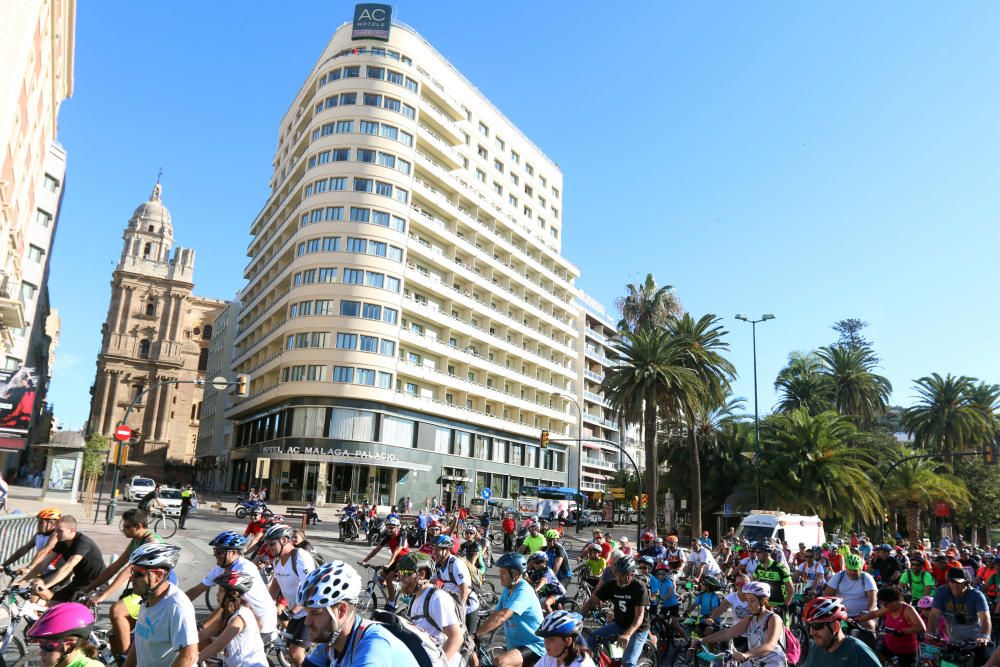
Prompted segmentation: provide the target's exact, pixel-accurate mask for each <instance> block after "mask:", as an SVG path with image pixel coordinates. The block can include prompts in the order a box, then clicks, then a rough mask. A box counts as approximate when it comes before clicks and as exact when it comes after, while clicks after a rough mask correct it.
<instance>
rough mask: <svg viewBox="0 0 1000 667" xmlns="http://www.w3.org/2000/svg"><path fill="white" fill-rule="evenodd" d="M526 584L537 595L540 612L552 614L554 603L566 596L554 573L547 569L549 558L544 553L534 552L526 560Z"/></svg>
mask: <svg viewBox="0 0 1000 667" xmlns="http://www.w3.org/2000/svg"><path fill="white" fill-rule="evenodd" d="M527 576H528V583H529V584H531V587H532V588H534V589H535V593H537V594H538V601H539V602H540V603H541V604H542V611H544V612H545V613H546V614H548V613H551V612H552V608H553V607H554V606H555V604H556V601H557V600H559V598H561V597H563V596H564V595H566V589H565V588H563V585H562V584H561V583H559V578H558V577H557V576H556V573H555V572H553V571H552V568H550V567H549V557H548V554H546V553H545V552H544V551H536V552H535V553H533V554H531V556H530V557H529V558H528V571H527Z"/></svg>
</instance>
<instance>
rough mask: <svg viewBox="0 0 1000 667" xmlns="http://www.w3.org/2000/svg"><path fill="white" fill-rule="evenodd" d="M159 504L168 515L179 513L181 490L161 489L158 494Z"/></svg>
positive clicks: (178, 514)
mask: <svg viewBox="0 0 1000 667" xmlns="http://www.w3.org/2000/svg"><path fill="white" fill-rule="evenodd" d="M159 499H160V504H161V505H163V512H164V513H165V514H168V515H170V516H180V515H181V490H180V489H163V490H161V491H160V495H159Z"/></svg>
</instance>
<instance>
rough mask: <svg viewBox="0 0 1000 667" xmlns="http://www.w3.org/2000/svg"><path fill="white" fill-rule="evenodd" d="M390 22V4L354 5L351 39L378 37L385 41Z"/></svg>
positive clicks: (387, 38)
mask: <svg viewBox="0 0 1000 667" xmlns="http://www.w3.org/2000/svg"><path fill="white" fill-rule="evenodd" d="M391 23H392V6H391V5H373V4H364V5H355V6H354V24H353V26H352V28H351V39H379V40H382V41H383V42H387V41H389V26H390V24H391Z"/></svg>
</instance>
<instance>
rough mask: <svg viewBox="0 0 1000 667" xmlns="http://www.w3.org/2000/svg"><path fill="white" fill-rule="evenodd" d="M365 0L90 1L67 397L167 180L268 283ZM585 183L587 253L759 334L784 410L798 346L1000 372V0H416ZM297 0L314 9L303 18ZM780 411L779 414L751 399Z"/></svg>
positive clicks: (612, 283) (569, 185) (598, 284)
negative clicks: (303, 110) (139, 216)
mask: <svg viewBox="0 0 1000 667" xmlns="http://www.w3.org/2000/svg"><path fill="white" fill-rule="evenodd" d="M352 7H353V3H346V2H344V3H337V2H329V1H326V2H296V3H265V2H250V1H247V2H241V3H238V4H237V3H204V2H200V3H194V2H180V3H169V4H166V5H165V4H163V3H160V4H150V3H134V2H111V1H107V2H93V3H92V2H87V3H80V5H79V8H78V15H77V33H76V88H75V94H74V96H73V98H72V99H70V100H68V101H66V102H65V103H64V105H63V107H62V111H61V115H60V138H61V141H62V142H63V144H64V145H65V146H66V148H67V150H68V151H69V173H68V177H67V190H66V193H65V199H64V206H63V211H62V217H61V220H60V223H59V225H60V226H59V229H58V234H57V238H56V243H55V250H54V252H53V255H52V276H51V282H50V289H51V292H52V298H53V303H54V305H55V307H56V308H58V309H59V311H60V313H61V315H62V335H61V340H60V345H59V348H58V351H57V357H58V358H57V361H56V366H55V367H54V369H53V383H52V390H51V392H50V395H49V400H51V401H52V402H54V403H55V406H56V414H57V416H58V417H59V418H60V420H61V421H62V423H63V424H65V425H66V426H68V427H79V426H81V425H82V424H83V422H84V420H85V419H86V416H87V411H88V407H89V394H88V388H89V387H90V385H91V383H92V382H93V379H94V372H95V360H96V355H97V352H98V348H99V344H100V325H101V323H102V322H103V321H104V318H105V315H106V311H107V304H108V295H109V282H110V278H111V272H112V270H113V269H114V265H115V263H116V262H117V259H118V256H119V253H120V249H121V233H122V230H123V229H124V226H125V224H126V222H127V220H128V218H129V216H130V215H131V212H132V210H133V209H134V208H135V206H137V205H138V204H139V203H140V202H142V201H144V200H145V199H146V197H147V196H148V194H149V191H150V189H151V187H152V185H153V182H154V181H155V179H156V173H157V171H158V169H159V168H160V167H161V166H162V167H163V169H164V177H163V185H164V200H165V203H166V204H167V206H168V207H169V208H170V210H171V212H172V214H173V220H174V227H175V234H176V239H177V242H178V244H180V245H184V246H189V247H194V248H196V250H197V252H198V258H197V265H196V274H195V275H196V281H197V288H196V292H197V293H199V294H202V295H205V296H212V297H219V298H226V297H231V296H232V295H233V294H234V293H235V291H236V290H237V289H239V288H240V287H241V286H242V271H243V267H244V265H245V263H246V257H245V251H246V247H247V244H248V242H249V236H248V234H247V230H248V229H249V224H250V221H251V220H252V219H253V217H254V215H255V214H256V213H257V211H258V210H259V209H260V208H261V207H262V205H263V204H264V202H265V200H266V195H267V183H268V180H269V178H270V175H271V170H270V164H271V159H272V155H273V150H274V146H275V143H276V138H277V123H278V121H279V119H280V118H281V116H282V114H283V113H284V112H285V110H286V109H287V107H288V104H289V102H290V100H291V99H292V97H293V95H294V94H295V92H296V91H297V90H298V88H299V86H300V85H301V83H302V81H303V79H304V78H305V76H306V75H307V74H308V72H309V70H310V69H311V67H312V65H313V64H314V62H315V60H316V58H317V57H318V56H319V54H320V52H321V51H322V49H323V47H324V46H325V44H326V43H327V41H328V40H329V38H330V36H331V35H332V34H333V32H334V30H335V29H336V28H337V26H339V25H340V24H341V23H342V22H344V21H346V20H349V19H350V16H351V12H352ZM394 7H395V12H396V18H398V19H400V20H402V21H404V22H406V23H408V24H410V25H412V26H413V27H415V28H416V29H417V30H418V31H419V32H421V33H422V34H423V35H424V36H425V37H426V38H427V39H428V40H429V41H430V42H431V43H432V44H434V45H435V46H436V48H437V49H438V50H439V51H440V52H441V53H442V54H443V55H444V56H445V57H446V58H448V59H449V60H450V61H451V62H452V63H453V64H454V65H455V66H456V67H457V68H458V69H459V70H460V71H462V72H463V73H464V74H465V75H466V76H467V77H468V78H469V80H471V81H472V82H473V83H474V84H475V85H476V86H477V87H478V88H479V89H480V90H481V91H482V92H483V93H484V94H485V95H486V96H487V97H489V98H490V99H491V100H492V101H493V102H494V103H495V104H496V106H497V107H499V108H500V109H501V110H502V111H504V112H505V113H506V114H507V115H508V117H510V118H511V119H512V120H513V121H514V123H516V124H517V125H518V126H519V127H520V128H521V129H522V130H523V131H524V132H525V133H526V134H527V135H528V136H529V137H531V138H532V139H533V140H534V141H535V143H537V144H538V145H539V146H540V147H541V148H542V150H544V151H545V152H546V153H547V154H548V155H549V156H550V157H551V158H552V159H553V160H555V161H556V162H558V163H559V164H560V166H561V167H562V169H563V172H564V179H565V183H564V193H565V194H564V199H565V201H564V206H563V219H564V231H563V237H564V254H566V256H567V257H569V259H570V260H571V261H573V262H574V263H575V264H576V265H577V266H579V267H580V268H581V270H582V277H581V279H580V281H579V284H580V285H581V286H582V287H583V288H584V289H585V290H587V291H588V292H589V293H590V294H591V295H593V296H594V297H596V298H597V299H598V300H599V301H601V302H602V303H604V304H605V305H606V306H608V307H609V308H610V307H611V306H612V304H613V300H614V299H615V297H616V296H618V295H619V294H621V293H622V292H623V290H624V285H625V284H626V283H628V282H635V281H639V280H641V279H642V277H643V276H644V275H645V274H646V272H652V273H653V274H654V275H655V276H656V278H657V279H658V280H659V281H660V282H661V283H666V284H671V285H674V286H676V288H677V290H678V292H679V295H680V297H681V300H682V301H683V303H684V305H685V307H686V308H687V309H689V310H690V311H691V312H692V313H693V314H695V315H701V314H704V313H708V312H711V313H717V314H719V315H721V316H724V317H725V318H726V323H727V326H729V327H730V329H731V332H732V333H731V336H730V342H731V344H732V354H731V358H732V360H733V362H734V363H735V364H736V366H737V368H738V370H739V372H740V378H739V380H738V381H737V383H736V386H735V391H736V393H737V394H738V395H742V396H746V397H748V398H751V399H752V396H753V377H752V355H751V345H750V330H749V326H748V325H744V324H742V323H740V322H736V321H734V320H733V319H732V316H733V315H734V314H735V313H738V312H744V313H747V314H748V315H759V314H760V313H765V312H770V313H774V314H775V315H776V316H777V319H775V320H774V321H771V322H768V323H766V324H764V325H762V326H761V327H759V328H758V333H759V336H758V365H759V377H760V382H761V394H760V401H761V409H762V411H767V410H768V409H769V408H770V407H771V405H773V403H774V392H773V389H772V387H771V382H772V381H773V378H774V376H775V374H776V373H777V371H778V370H779V369H780V368H781V366H782V365H783V363H784V361H785V360H786V357H787V355H788V353H789V352H791V351H793V350H806V349H810V348H814V347H816V346H819V345H823V344H826V343H829V342H831V341H832V340H833V339H834V337H835V335H834V333H833V332H832V331H831V330H830V328H829V327H830V324H831V323H832V322H834V321H835V320H838V319H842V318H846V317H858V318H861V319H864V320H867V321H868V322H870V323H871V326H870V328H869V329H868V330H867V335H868V337H869V338H871V339H872V340H873V341H874V343H875V345H876V347H877V350H878V352H879V353H880V355H881V357H882V363H883V369H882V371H883V373H884V374H885V375H887V376H888V377H889V379H890V380H891V381H892V383H893V385H894V387H895V391H894V394H893V401H894V402H895V403H899V404H904V405H905V404H908V403H909V402H910V400H911V397H912V395H913V391H912V380H913V379H914V378H917V377H920V376H922V375H925V374H927V373H930V372H932V371H937V372H941V373H945V372H952V373H963V374H968V375H973V376H976V377H980V378H982V379H984V380H987V381H990V382H1000V356H998V355H997V354H996V349H995V345H994V344H993V343H991V341H992V340H994V332H995V331H996V330H997V328H998V327H997V324H998V312H997V299H996V297H995V296H994V293H995V287H994V283H995V282H996V280H997V277H998V269H997V260H996V258H995V257H994V254H995V252H996V249H997V248H1000V226H998V225H997V224H996V218H997V208H998V196H1000V187H998V176H1000V174H998V161H997V155H998V153H1000V151H998V148H1000V146H998V144H1000V133H998V129H1000V127H998V126H1000V92H998V91H1000V89H998V87H997V85H996V81H997V78H996V73H997V72H998V71H1000V62H998V61H1000V50H998V49H997V42H996V35H997V34H1000V5H997V4H991V3H985V2H966V3H950V4H948V5H942V4H941V3H931V2H907V3H903V2H887V3H860V2H837V3H832V2H828V3H791V2H755V3H736V2H723V3H695V2H685V3H681V2H655V3H653V2H651V3H642V2H639V3H632V4H625V5H619V4H617V3H598V2H580V3H572V4H570V3H554V2H553V3H528V2H513V3H499V4H497V3H469V2H428V1H424V2H412V1H407V2H402V3H399V4H396V5H394ZM290 8H294V11H291V9H290ZM748 407H749V408H750V409H752V403H751V404H749V405H748Z"/></svg>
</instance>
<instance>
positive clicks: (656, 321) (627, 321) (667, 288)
mask: <svg viewBox="0 0 1000 667" xmlns="http://www.w3.org/2000/svg"><path fill="white" fill-rule="evenodd" d="M625 290H626V292H627V293H626V294H625V296H623V297H619V298H618V299H617V300H616V301H615V305H616V306H617V307H618V310H620V311H621V314H622V319H621V320H620V321H619V322H618V331H621V332H625V331H632V332H636V331H640V330H642V329H646V328H650V327H652V328H661V327H663V326H664V325H665V324H666V323H667V320H668V319H669V318H670V317H671V316H672V315H674V314H676V313H677V312H678V311H679V309H680V306H679V304H678V302H677V295H676V294H675V293H674V288H673V286H672V285H664V286H663V287H657V285H656V279H655V278H654V277H653V274H652V273H647V274H646V280H645V281H644V282H643V283H642V284H641V285H633V284H631V283H630V284H628V285H626V286H625Z"/></svg>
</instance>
